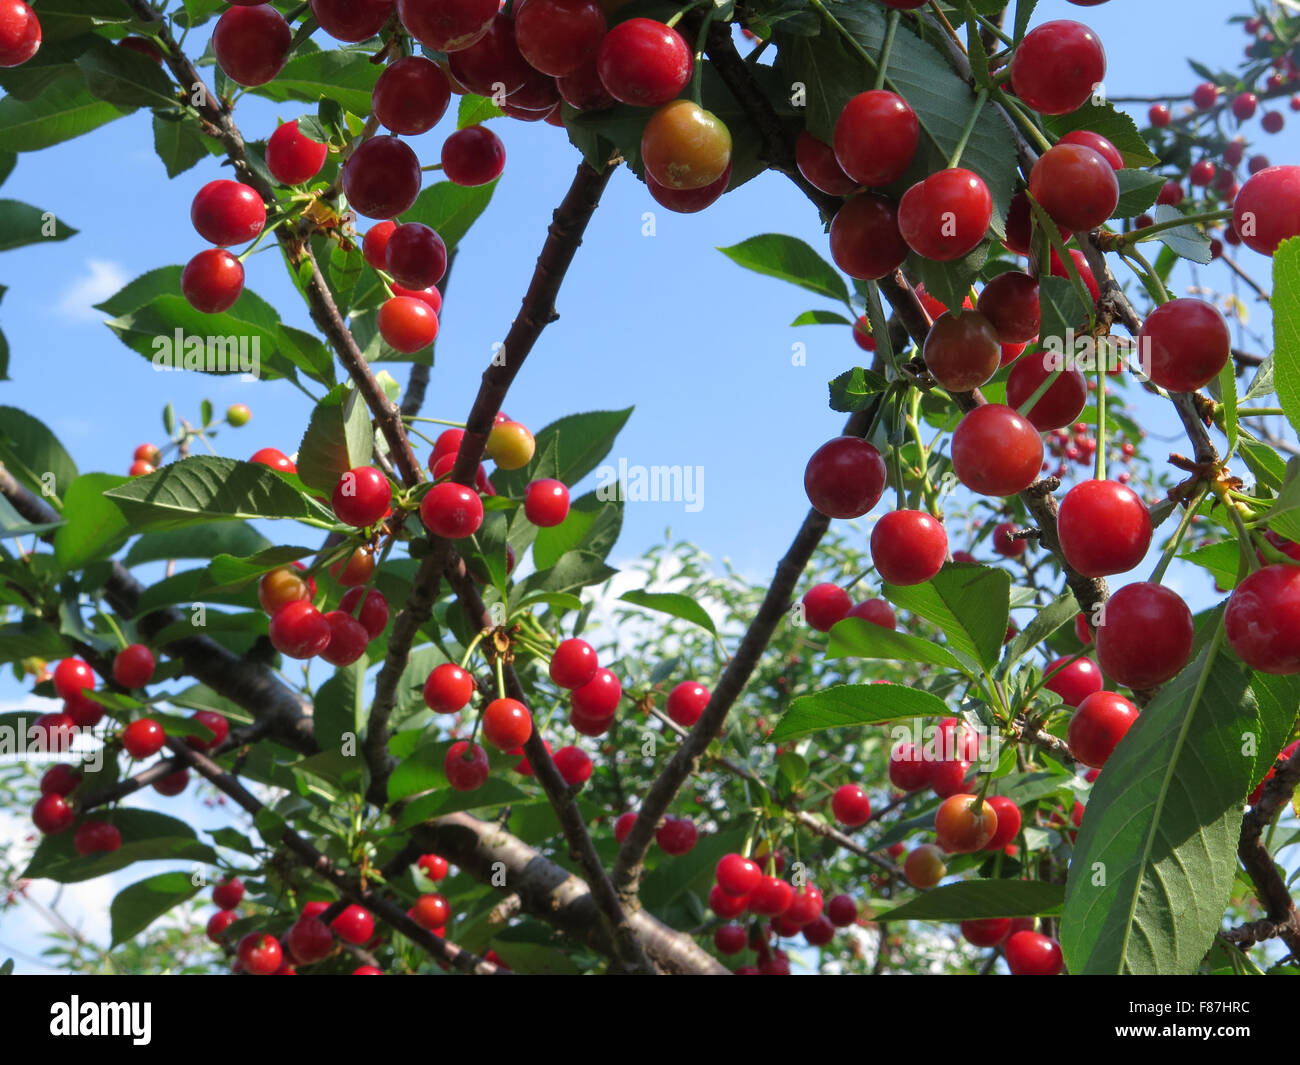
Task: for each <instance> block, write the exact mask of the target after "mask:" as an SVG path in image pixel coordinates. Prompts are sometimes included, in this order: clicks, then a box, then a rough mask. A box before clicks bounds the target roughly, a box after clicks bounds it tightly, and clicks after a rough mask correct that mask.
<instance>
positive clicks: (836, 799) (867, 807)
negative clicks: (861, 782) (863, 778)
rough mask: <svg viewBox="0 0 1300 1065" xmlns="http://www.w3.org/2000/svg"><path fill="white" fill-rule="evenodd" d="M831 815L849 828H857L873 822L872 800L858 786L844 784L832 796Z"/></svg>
mask: <svg viewBox="0 0 1300 1065" xmlns="http://www.w3.org/2000/svg"><path fill="white" fill-rule="evenodd" d="M831 813H832V814H834V815H835V820H836V821H838V822H839V823H840V824H842V825H845V826H847V827H848V828H857V827H858V826H859V825H865V824H866V823H867V822H868V821H870V820H871V800H870V799H869V798H868V797H867V793H866V792H865V791H863V790H862V789H861V788H860V787H858V785H856V784H843V785H841V786H840V787H838V788H836V789H835V794H833V795H832V796H831Z"/></svg>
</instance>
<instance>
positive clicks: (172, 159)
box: [153, 111, 208, 178]
mask: <svg viewBox="0 0 1300 1065" xmlns="http://www.w3.org/2000/svg"><path fill="white" fill-rule="evenodd" d="M153 149H154V151H155V152H157V153H158V158H159V159H161V160H162V162H163V166H164V167H166V168H167V176H168V177H169V178H174V177H175V176H176V175H177V174H183V173H185V171H187V170H188V169H189V168H190V167H192V166H193V165H194V164H195V163H197V162H199V160H201V159H205V158H207V155H208V146H207V143H206V142H205V141H204V139H203V132H202V130H200V129H199V123H198V120H197V119H194V118H191V117H190V116H189V115H181V114H170V113H168V112H165V111H155V112H154V116H153Z"/></svg>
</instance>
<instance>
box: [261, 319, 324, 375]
mask: <svg viewBox="0 0 1300 1065" xmlns="http://www.w3.org/2000/svg"><path fill="white" fill-rule="evenodd" d="M275 348H276V353H277V354H278V355H283V356H284V358H286V359H288V360H289V362H291V363H293V365H294V366H296V367H298V369H300V370H301V371H302V372H303V373H305V374H306V375H307V376H308V377H310V378H311V379H312V380H313V381H319V382H320V383H321V384H323V385H325V386H326V387H327V388H332V387H333V385H334V356H333V355H331V354H330V350H329V348H327V347H326V346H325V345H324V344H322V343H321V342H320V340H318V339H317V338H316V337H315V336H314V335H313V334H311V333H307V332H304V331H303V330H301V329H295V328H294V327H293V326H291V325H285V324H284V323H283V322H280V323H279V324H278V325H277V326H276V330H275Z"/></svg>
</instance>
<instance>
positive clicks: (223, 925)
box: [207, 910, 239, 943]
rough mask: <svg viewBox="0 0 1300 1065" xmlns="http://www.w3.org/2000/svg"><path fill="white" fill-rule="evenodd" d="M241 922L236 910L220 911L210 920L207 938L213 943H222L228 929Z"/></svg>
mask: <svg viewBox="0 0 1300 1065" xmlns="http://www.w3.org/2000/svg"><path fill="white" fill-rule="evenodd" d="M237 920H239V914H237V913H235V911H234V910H218V911H217V912H216V913H214V914H213V915H212V916H211V917H209V918H208V926H207V936H208V938H209V939H210V940H212V942H213V943H220V942H221V937H222V936H223V935H225V932H226V929H227V928H229V927H230V926H231V925H232V924H234V923H235V922H236V921H237Z"/></svg>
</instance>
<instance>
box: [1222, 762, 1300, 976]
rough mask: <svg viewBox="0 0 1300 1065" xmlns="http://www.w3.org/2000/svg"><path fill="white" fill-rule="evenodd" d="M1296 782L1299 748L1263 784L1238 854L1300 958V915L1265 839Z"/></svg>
mask: <svg viewBox="0 0 1300 1065" xmlns="http://www.w3.org/2000/svg"><path fill="white" fill-rule="evenodd" d="M1297 785H1300V750H1297V751H1295V752H1293V753H1292V754H1291V756H1290V757H1289V758H1287V759H1286V760H1285V761H1283V762H1279V763H1278V765H1277V768H1276V769H1275V771H1274V774H1273V779H1272V780H1270V781H1269V782H1268V783H1267V784H1266V785H1264V791H1263V793H1262V794H1261V795H1260V798H1259V802H1257V803H1256V804H1255V805H1254V807H1252V808H1251V810H1250V811H1249V812H1248V813H1247V814H1246V816H1245V817H1244V818H1242V822H1241V836H1240V838H1239V841H1238V844H1237V856H1238V857H1239V858H1240V859H1241V864H1242V865H1243V866H1244V867H1245V869H1246V873H1247V875H1249V876H1250V879H1251V881H1252V883H1254V885H1255V894H1256V895H1257V896H1258V897H1259V901H1260V902H1262V903H1263V904H1264V911H1265V913H1267V915H1268V919H1269V921H1271V922H1272V924H1273V925H1274V927H1275V928H1276V932H1275V934H1276V935H1277V936H1279V937H1280V938H1281V939H1282V940H1283V942H1285V943H1286V945H1287V947H1288V948H1289V949H1290V951H1291V953H1292V954H1293V955H1296V956H1298V957H1300V914H1298V913H1297V912H1296V905H1295V901H1294V900H1293V899H1292V898H1291V892H1290V890H1289V889H1288V888H1287V885H1286V880H1285V879H1284V878H1283V875H1282V873H1281V872H1280V871H1279V869H1278V867H1277V863H1276V862H1274V861H1273V856H1272V855H1271V854H1269V852H1268V847H1267V846H1265V844H1264V840H1263V834H1264V830H1265V829H1266V828H1267V827H1268V825H1269V824H1270V822H1272V820H1273V818H1274V816H1275V815H1276V814H1277V812H1278V811H1279V810H1280V809H1281V808H1282V807H1283V806H1284V805H1285V804H1286V803H1287V802H1289V801H1290V799H1291V795H1292V794H1293V793H1294V791H1295V789H1296V786H1297Z"/></svg>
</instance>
